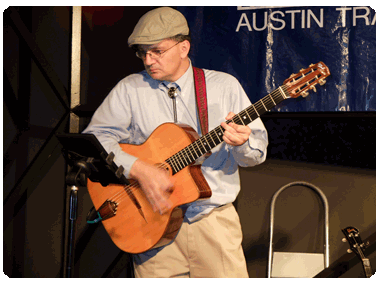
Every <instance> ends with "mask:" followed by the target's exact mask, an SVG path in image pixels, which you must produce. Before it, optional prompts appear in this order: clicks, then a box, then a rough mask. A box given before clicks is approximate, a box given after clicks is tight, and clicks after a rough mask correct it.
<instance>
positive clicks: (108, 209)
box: [98, 199, 117, 221]
mask: <svg viewBox="0 0 380 285" xmlns="http://www.w3.org/2000/svg"><path fill="white" fill-rule="evenodd" d="M98 212H99V214H100V217H101V218H102V220H103V221H104V220H107V219H109V218H112V217H114V216H116V212H117V203H116V202H114V201H111V200H108V199H107V200H106V201H105V202H104V203H103V204H102V205H101V206H100V208H99V209H98Z"/></svg>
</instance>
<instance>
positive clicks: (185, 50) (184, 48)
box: [180, 40, 190, 58]
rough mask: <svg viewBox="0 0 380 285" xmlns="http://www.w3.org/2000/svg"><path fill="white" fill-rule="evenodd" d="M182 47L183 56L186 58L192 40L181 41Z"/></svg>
mask: <svg viewBox="0 0 380 285" xmlns="http://www.w3.org/2000/svg"><path fill="white" fill-rule="evenodd" d="M180 49H181V57H182V58H186V57H187V55H188V54H189V51H190V42H189V41H188V40H184V41H183V42H181V43H180Z"/></svg>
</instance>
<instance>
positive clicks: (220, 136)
mask: <svg viewBox="0 0 380 285" xmlns="http://www.w3.org/2000/svg"><path fill="white" fill-rule="evenodd" d="M218 129H219V131H218V132H216V129H214V132H215V133H216V136H217V138H218V140H219V142H222V141H223V134H224V130H223V128H222V127H221V126H219V127H218Z"/></svg>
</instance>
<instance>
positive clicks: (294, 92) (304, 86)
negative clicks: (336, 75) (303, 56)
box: [284, 62, 330, 98]
mask: <svg viewBox="0 0 380 285" xmlns="http://www.w3.org/2000/svg"><path fill="white" fill-rule="evenodd" d="M329 75H330V70H329V68H328V67H327V66H326V65H325V64H324V63H323V62H319V63H317V64H310V66H309V67H308V68H306V69H301V70H300V72H298V73H297V74H292V75H291V76H290V77H289V78H288V79H286V80H285V81H284V85H285V86H286V89H287V91H288V93H289V96H290V97H293V98H297V97H298V96H300V95H301V96H303V97H306V96H307V95H309V92H308V91H309V90H311V89H313V91H314V92H317V90H316V88H315V86H316V85H317V84H319V85H323V84H325V83H326V80H325V78H326V77H327V76H329Z"/></svg>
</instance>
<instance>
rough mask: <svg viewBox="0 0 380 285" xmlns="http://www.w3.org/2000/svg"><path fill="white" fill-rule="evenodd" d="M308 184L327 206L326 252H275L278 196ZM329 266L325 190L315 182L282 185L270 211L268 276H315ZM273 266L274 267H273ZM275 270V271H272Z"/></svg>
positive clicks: (273, 199)
mask: <svg viewBox="0 0 380 285" xmlns="http://www.w3.org/2000/svg"><path fill="white" fill-rule="evenodd" d="M295 185H300V186H306V187H308V188H310V189H312V190H314V191H315V192H317V193H318V194H319V196H320V198H321V200H322V202H323V205H324V208H325V246H324V253H302V252H273V225H274V208H275V203H276V199H277V197H278V196H279V195H280V193H281V192H282V191H284V190H285V189H287V188H289V187H291V186H295ZM328 266H329V208H328V201H327V198H326V196H325V195H324V194H323V192H322V191H321V190H320V189H319V188H318V187H316V186H314V185H313V184H310V183H308V182H303V181H297V182H292V183H289V184H287V185H285V186H283V187H281V188H280V189H279V190H277V192H276V193H275V194H274V195H273V198H272V203H271V213H270V241H269V258H268V278H271V277H300V278H310V277H314V276H315V275H316V274H318V273H319V272H320V271H322V270H323V269H325V268H327V267H328ZM272 267H273V268H272ZM272 271H273V272H272Z"/></svg>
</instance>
